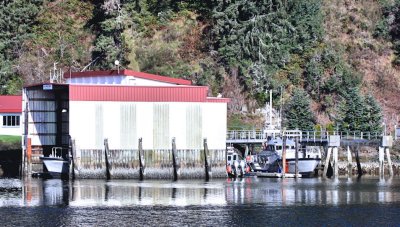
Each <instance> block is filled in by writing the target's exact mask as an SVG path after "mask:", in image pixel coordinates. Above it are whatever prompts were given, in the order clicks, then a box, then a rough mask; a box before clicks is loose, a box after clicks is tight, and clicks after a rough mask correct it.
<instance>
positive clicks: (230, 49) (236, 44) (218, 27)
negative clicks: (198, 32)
mask: <svg viewBox="0 0 400 227" xmlns="http://www.w3.org/2000/svg"><path fill="white" fill-rule="evenodd" d="M214 19H215V25H214V30H213V32H214V37H215V38H216V42H215V49H216V50H217V51H218V53H219V55H220V56H221V57H222V59H223V60H224V62H225V64H226V65H227V66H228V68H229V67H232V66H234V67H239V70H240V74H239V76H240V77H241V78H240V79H241V80H242V81H245V82H246V84H247V87H248V88H249V89H248V90H250V92H251V93H252V95H253V96H254V97H256V96H257V95H258V94H261V93H264V92H265V90H266V89H269V88H271V87H273V86H274V85H277V84H279V82H278V83H277V82H276V81H275V78H274V75H275V74H276V73H277V71H278V70H279V69H282V68H284V67H285V65H287V64H288V63H289V62H290V61H291V58H292V54H295V53H296V54H303V53H304V51H305V49H307V48H310V47H312V46H314V45H316V44H317V43H318V42H319V41H321V38H322V14H321V1H318V0H312V1H308V2H307V3H305V2H302V1H282V0H263V1H256V0H236V1H219V4H218V6H217V7H216V9H215V11H214Z"/></svg>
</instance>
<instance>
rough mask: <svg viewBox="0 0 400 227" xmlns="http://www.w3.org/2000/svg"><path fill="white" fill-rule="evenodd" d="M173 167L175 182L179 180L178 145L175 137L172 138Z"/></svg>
mask: <svg viewBox="0 0 400 227" xmlns="http://www.w3.org/2000/svg"><path fill="white" fill-rule="evenodd" d="M172 165H173V168H174V181H177V180H178V165H177V161H176V143H175V137H173V138H172Z"/></svg>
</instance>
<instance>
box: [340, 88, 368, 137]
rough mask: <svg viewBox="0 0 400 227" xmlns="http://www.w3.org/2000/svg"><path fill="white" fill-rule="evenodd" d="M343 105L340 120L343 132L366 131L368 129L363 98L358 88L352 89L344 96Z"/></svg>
mask: <svg viewBox="0 0 400 227" xmlns="http://www.w3.org/2000/svg"><path fill="white" fill-rule="evenodd" d="M343 98H344V100H343V105H341V106H340V110H339V111H340V112H341V115H342V116H341V118H340V119H339V124H340V129H341V130H342V131H365V130H366V128H367V123H366V118H365V116H364V114H365V112H366V111H365V107H364V100H363V97H362V96H361V95H360V93H359V89H358V88H353V89H350V90H349V91H348V92H347V93H346V94H345V95H344V97H343Z"/></svg>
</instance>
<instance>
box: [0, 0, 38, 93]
mask: <svg viewBox="0 0 400 227" xmlns="http://www.w3.org/2000/svg"><path fill="white" fill-rule="evenodd" d="M41 4H42V0H14V1H0V93H1V94H9V93H15V92H18V91H19V90H20V87H19V86H20V83H21V79H20V78H19V76H18V75H17V74H16V70H15V68H16V67H14V65H15V62H14V61H15V60H16V59H17V58H18V57H19V54H20V52H21V49H22V44H23V42H24V40H26V39H28V38H30V37H32V36H33V32H32V27H33V25H34V24H35V23H36V21H35V17H36V15H37V14H38V12H39V9H40V6H41Z"/></svg>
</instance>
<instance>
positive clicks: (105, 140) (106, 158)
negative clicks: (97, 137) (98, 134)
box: [104, 139, 111, 180]
mask: <svg viewBox="0 0 400 227" xmlns="http://www.w3.org/2000/svg"><path fill="white" fill-rule="evenodd" d="M109 152H110V150H109V148H108V139H104V156H105V162H106V178H107V180H109V179H110V178H111V174H110V163H109V162H108V153H109Z"/></svg>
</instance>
